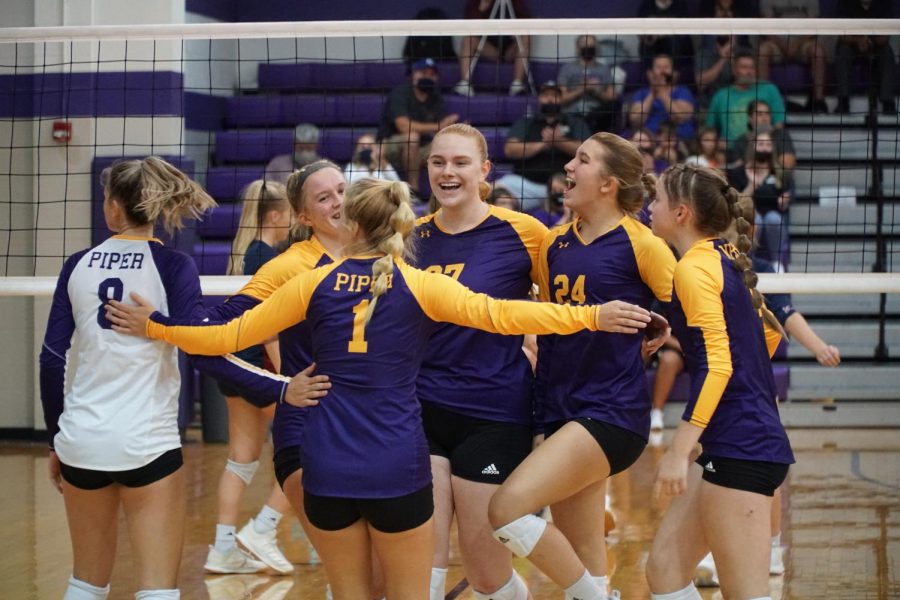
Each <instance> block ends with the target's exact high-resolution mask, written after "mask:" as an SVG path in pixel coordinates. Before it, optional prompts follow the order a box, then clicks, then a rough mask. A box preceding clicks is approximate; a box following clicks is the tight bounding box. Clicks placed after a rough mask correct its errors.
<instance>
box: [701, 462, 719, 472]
mask: <svg viewBox="0 0 900 600" xmlns="http://www.w3.org/2000/svg"><path fill="white" fill-rule="evenodd" d="M703 468H704V469H706V470H707V471H709V472H710V473H715V472H716V468H715V467H714V466H713V464H712V461H709V462H708V463H706V466H705V467H703Z"/></svg>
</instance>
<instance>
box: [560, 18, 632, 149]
mask: <svg viewBox="0 0 900 600" xmlns="http://www.w3.org/2000/svg"><path fill="white" fill-rule="evenodd" d="M575 50H576V52H577V54H578V58H577V59H576V60H574V61H572V62H569V63H566V64H564V65H563V66H562V68H561V69H560V70H559V77H558V80H559V85H560V86H561V87H562V105H563V112H565V113H576V114H578V115H579V116H581V117H582V118H583V119H584V120H585V121H586V122H587V124H588V126H589V127H590V129H591V131H618V130H619V129H620V128H621V123H620V122H619V121H620V119H619V117H620V116H621V112H622V105H621V102H620V101H619V99H618V97H617V95H616V85H615V76H614V73H613V65H611V64H607V63H606V62H600V61H598V60H597V39H596V38H595V37H594V36H592V35H580V36H578V39H577V40H576V42H575Z"/></svg>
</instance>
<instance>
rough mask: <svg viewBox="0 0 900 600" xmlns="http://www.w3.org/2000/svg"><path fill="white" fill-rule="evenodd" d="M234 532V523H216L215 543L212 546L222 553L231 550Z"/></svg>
mask: <svg viewBox="0 0 900 600" xmlns="http://www.w3.org/2000/svg"><path fill="white" fill-rule="evenodd" d="M234 532H235V527H234V525H222V524H221V523H217V524H216V543H215V545H214V546H213V547H214V548H215V549H216V550H218V551H219V552H221V553H222V554H227V553H228V552H231V549H232V548H234Z"/></svg>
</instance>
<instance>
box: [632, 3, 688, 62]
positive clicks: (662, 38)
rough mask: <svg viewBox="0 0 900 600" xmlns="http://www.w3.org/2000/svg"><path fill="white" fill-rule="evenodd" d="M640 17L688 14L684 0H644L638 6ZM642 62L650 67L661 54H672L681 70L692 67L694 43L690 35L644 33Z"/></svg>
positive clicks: (641, 40)
mask: <svg viewBox="0 0 900 600" xmlns="http://www.w3.org/2000/svg"><path fill="white" fill-rule="evenodd" d="M637 16H638V17H640V18H642V19H646V18H654V19H678V18H681V17H686V16H688V13H687V5H686V3H685V1H684V0H642V1H641V4H640V6H639V7H638V14H637ZM639 40H640V51H641V62H643V64H644V67H645V68H648V69H649V68H650V67H651V65H652V64H653V60H654V59H655V58H656V57H657V56H659V55H660V54H667V55H669V56H671V57H672V58H673V60H674V63H675V64H676V65H677V66H678V70H679V71H685V70H687V69H689V68H690V67H691V64H692V63H693V61H694V44H693V42H692V41H691V36H689V35H642V36H639Z"/></svg>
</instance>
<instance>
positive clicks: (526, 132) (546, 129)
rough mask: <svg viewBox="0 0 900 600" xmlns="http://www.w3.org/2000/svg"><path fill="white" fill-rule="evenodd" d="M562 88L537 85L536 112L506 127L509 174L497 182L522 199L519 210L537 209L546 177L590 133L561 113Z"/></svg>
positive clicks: (581, 121) (550, 83) (577, 120)
mask: <svg viewBox="0 0 900 600" xmlns="http://www.w3.org/2000/svg"><path fill="white" fill-rule="evenodd" d="M562 94H563V92H562V88H560V87H559V85H558V84H557V83H556V82H555V81H552V80H551V81H547V82H545V83H544V84H543V85H541V88H540V91H539V93H538V107H539V110H538V112H537V114H535V115H532V116H526V117H522V118H521V119H519V120H518V121H516V122H515V123H513V125H512V127H510V129H509V132H508V133H507V136H506V143H505V144H504V146H503V152H504V154H505V155H506V158H508V159H510V160H511V161H512V162H513V173H511V174H509V175H505V176H503V177H501V178H500V179H499V180H498V181H497V184H498V185H501V186H503V187H505V188H506V189H508V190H510V191H511V192H512V193H513V194H515V195H517V196H518V197H519V198H521V200H522V210H523V211H525V212H530V211H533V210H537V209H538V208H540V207H541V206H542V205H543V203H544V197H545V196H546V195H547V180H548V179H550V176H551V175H553V173H556V172H558V171H562V170H563V167H564V166H565V164H566V163H567V162H569V160H571V158H572V157H573V156H575V152H576V151H577V150H578V146H579V145H581V142H583V141H584V140H586V139H587V138H588V137H589V136H590V135H591V130H590V128H589V127H588V125H587V123H585V122H584V119H582V118H581V117H580V116H578V115H577V114H575V113H565V112H562Z"/></svg>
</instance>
